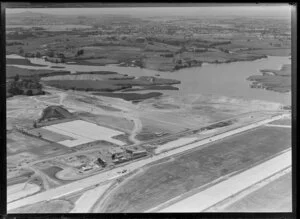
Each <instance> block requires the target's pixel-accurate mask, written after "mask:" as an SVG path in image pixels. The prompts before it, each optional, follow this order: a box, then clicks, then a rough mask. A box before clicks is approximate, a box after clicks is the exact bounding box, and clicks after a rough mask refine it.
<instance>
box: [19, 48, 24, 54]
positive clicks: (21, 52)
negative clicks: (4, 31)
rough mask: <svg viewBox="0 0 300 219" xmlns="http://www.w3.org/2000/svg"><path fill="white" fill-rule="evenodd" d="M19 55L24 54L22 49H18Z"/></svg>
mask: <svg viewBox="0 0 300 219" xmlns="http://www.w3.org/2000/svg"><path fill="white" fill-rule="evenodd" d="M19 54H21V55H23V54H24V49H23V48H22V47H21V48H20V49H19Z"/></svg>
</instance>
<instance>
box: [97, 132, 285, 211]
mask: <svg viewBox="0 0 300 219" xmlns="http://www.w3.org/2000/svg"><path fill="white" fill-rule="evenodd" d="M254 136H255V137H254ZM290 146H291V133H290V131H289V130H286V129H276V128H270V127H261V128H257V129H255V130H252V131H249V132H247V133H244V134H239V135H237V136H234V137H231V138H228V139H225V140H223V141H220V142H217V143H214V144H212V145H211V146H210V147H206V148H204V149H202V150H199V151H194V152H192V153H189V154H185V155H181V156H179V157H177V158H176V159H175V161H172V162H168V163H165V164H161V165H156V166H154V167H152V168H151V167H150V168H149V169H148V170H146V171H145V172H144V173H142V174H139V175H137V176H135V177H134V178H133V179H132V180H130V181H128V182H127V183H125V184H124V185H123V186H121V187H120V188H118V189H117V190H116V191H115V192H113V193H112V194H111V196H110V197H109V198H108V200H107V202H106V204H105V205H104V208H103V209H101V211H102V212H141V211H145V210H147V209H149V208H152V207H155V206H156V205H158V204H161V203H163V202H165V201H167V200H169V199H171V198H173V197H176V196H178V195H180V194H182V193H184V192H187V191H190V190H191V189H193V188H197V187H199V186H202V185H204V184H206V183H209V182H211V181H212V180H214V179H217V178H219V177H221V176H223V175H226V174H229V173H231V172H234V171H238V170H241V169H243V168H246V167H249V166H250V165H252V164H254V163H256V162H259V161H262V160H263V159H266V158H268V157H270V156H272V155H274V154H276V153H278V152H280V151H282V150H284V149H286V148H289V147H290Z"/></svg>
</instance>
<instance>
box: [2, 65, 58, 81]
mask: <svg viewBox="0 0 300 219" xmlns="http://www.w3.org/2000/svg"><path fill="white" fill-rule="evenodd" d="M51 72H53V70H43V69H42V70H31V69H25V68H19V67H15V66H6V78H12V77H14V76H16V75H20V76H31V75H40V74H45V73H51Z"/></svg>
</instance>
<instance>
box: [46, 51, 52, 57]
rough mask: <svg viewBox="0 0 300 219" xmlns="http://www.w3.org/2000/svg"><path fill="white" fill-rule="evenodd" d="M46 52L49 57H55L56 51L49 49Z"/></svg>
mask: <svg viewBox="0 0 300 219" xmlns="http://www.w3.org/2000/svg"><path fill="white" fill-rule="evenodd" d="M46 54H47V56H49V57H54V52H53V51H52V50H50V51H48V52H47V53H46Z"/></svg>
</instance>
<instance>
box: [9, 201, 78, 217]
mask: <svg viewBox="0 0 300 219" xmlns="http://www.w3.org/2000/svg"><path fill="white" fill-rule="evenodd" d="M72 208H73V204H72V203H70V202H68V201H66V200H58V199H56V200H51V201H44V202H39V203H37V204H33V205H27V206H24V207H21V208H17V209H13V210H11V211H10V212H9V213H16V214H18V213H23V214H25V213H48V214H50V213H68V212H69V211H70V210H71V209H72Z"/></svg>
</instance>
